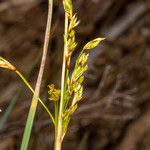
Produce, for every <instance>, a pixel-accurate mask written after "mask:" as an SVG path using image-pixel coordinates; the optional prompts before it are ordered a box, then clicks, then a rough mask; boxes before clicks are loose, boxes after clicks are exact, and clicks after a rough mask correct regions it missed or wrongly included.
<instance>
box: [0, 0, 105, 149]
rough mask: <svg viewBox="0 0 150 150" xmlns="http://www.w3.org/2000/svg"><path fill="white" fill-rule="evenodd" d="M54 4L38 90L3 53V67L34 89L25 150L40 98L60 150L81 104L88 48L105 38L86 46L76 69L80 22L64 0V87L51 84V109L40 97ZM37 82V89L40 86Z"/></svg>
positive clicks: (27, 124)
mask: <svg viewBox="0 0 150 150" xmlns="http://www.w3.org/2000/svg"><path fill="white" fill-rule="evenodd" d="M52 5H53V1H52V0H49V13H48V22H47V28H46V36H45V44H44V50H43V57H44V58H43V57H42V62H41V67H40V69H41V68H42V71H40V72H39V77H40V81H39V80H38V81H37V85H36V88H35V90H33V88H32V87H31V85H30V84H29V83H28V82H27V80H26V79H25V78H24V76H23V75H22V74H21V73H20V72H19V71H18V70H17V69H16V67H14V66H13V65H12V64H11V63H10V62H8V61H7V60H5V59H4V58H2V57H0V67H3V68H7V69H9V70H12V71H14V72H16V73H17V74H18V75H19V77H21V79H22V80H23V82H24V83H25V84H26V85H27V87H28V88H29V89H30V90H31V91H32V93H33V99H32V103H31V107H30V111H29V115H28V120H27V123H26V128H25V132H24V136H23V141H22V145H21V150H26V149H27V146H28V142H29V138H30V133H31V129H32V126H33V120H34V115H35V112H36V107H37V102H38V101H39V102H40V103H41V104H42V106H43V107H44V108H45V110H46V112H47V113H48V114H49V117H50V119H51V120H52V122H53V125H54V127H55V144H54V148H55V150H61V147H62V141H63V139H64V136H65V134H66V132H67V129H68V125H69V122H70V120H71V117H72V115H73V113H74V112H75V111H76V110H77V108H78V103H79V101H80V100H81V99H82V93H83V81H84V73H85V72H86V71H87V69H88V65H87V60H88V57H89V54H88V50H89V49H93V48H95V47H96V46H97V45H98V44H99V43H100V42H101V41H103V40H104V38H96V39H94V40H92V41H90V42H88V43H87V44H85V46H83V48H82V49H81V50H80V53H79V55H78V57H77V59H76V63H75V66H74V69H73V71H71V69H70V62H71V58H72V54H73V52H74V51H75V49H76V48H77V42H76V40H75V33H76V32H75V28H76V27H77V26H78V25H79V23H80V21H78V19H77V15H76V14H75V13H74V12H73V4H72V0H63V6H64V10H65V25H64V52H63V65H62V76H61V89H56V88H55V86H54V84H50V85H49V86H48V87H49V91H48V93H49V95H50V96H49V101H50V102H53V103H54V106H55V108H54V110H55V111H54V112H50V110H49V109H48V107H47V106H46V105H45V104H44V102H43V101H42V100H41V99H40V98H39V91H40V90H39V89H40V84H41V81H42V75H43V69H44V64H45V60H46V55H47V49H48V41H49V33H50V27H51V18H52ZM37 86H38V90H37Z"/></svg>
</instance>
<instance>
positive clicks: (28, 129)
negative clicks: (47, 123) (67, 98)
mask: <svg viewBox="0 0 150 150" xmlns="http://www.w3.org/2000/svg"><path fill="white" fill-rule="evenodd" d="M52 9H53V0H49V6H48V19H47V26H46V33H45V41H44V48H43V55H42V60H41V65H40V70H39V74H38V78H37V82H36V86H35V93H34V95H33V98H32V102H31V106H30V110H29V114H28V119H27V122H26V127H25V131H24V135H23V139H22V144H21V150H27V147H28V143H29V139H30V135H31V130H32V126H33V121H34V118H35V112H36V108H37V104H38V97H39V93H40V87H41V83H42V78H43V72H44V67H45V62H46V56H47V51H48V45H49V39H50V30H51V20H52Z"/></svg>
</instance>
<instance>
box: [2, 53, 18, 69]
mask: <svg viewBox="0 0 150 150" xmlns="http://www.w3.org/2000/svg"><path fill="white" fill-rule="evenodd" d="M0 67H2V68H6V69H9V70H12V71H15V70H16V68H15V67H14V66H13V65H12V64H11V63H9V62H8V61H7V60H5V59H4V58H3V57H1V56H0Z"/></svg>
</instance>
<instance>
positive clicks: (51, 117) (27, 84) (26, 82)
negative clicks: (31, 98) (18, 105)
mask: <svg viewBox="0 0 150 150" xmlns="http://www.w3.org/2000/svg"><path fill="white" fill-rule="evenodd" d="M15 72H16V73H17V74H18V75H19V77H20V78H21V79H22V80H23V82H24V83H25V84H26V86H27V87H28V88H29V89H30V91H31V92H32V93H33V94H34V95H35V91H34V90H33V88H32V87H31V85H30V84H29V82H28V81H27V80H26V79H25V77H24V76H23V75H22V74H21V73H20V72H19V71H18V70H16V71H15ZM37 99H38V100H39V102H40V103H41V105H42V106H43V107H44V108H45V110H46V112H47V113H48V114H49V116H50V119H51V120H52V122H53V124H54V125H55V120H54V117H53V115H52V114H51V112H50V111H49V109H48V108H47V106H46V105H45V104H44V102H43V101H42V100H41V99H40V97H37Z"/></svg>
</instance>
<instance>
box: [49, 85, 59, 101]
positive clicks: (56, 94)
mask: <svg viewBox="0 0 150 150" xmlns="http://www.w3.org/2000/svg"><path fill="white" fill-rule="evenodd" d="M48 87H49V89H50V90H49V91H48V93H49V94H50V97H49V99H50V100H51V101H58V100H59V98H60V93H61V91H60V90H57V89H55V86H54V84H51V85H49V86H48Z"/></svg>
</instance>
